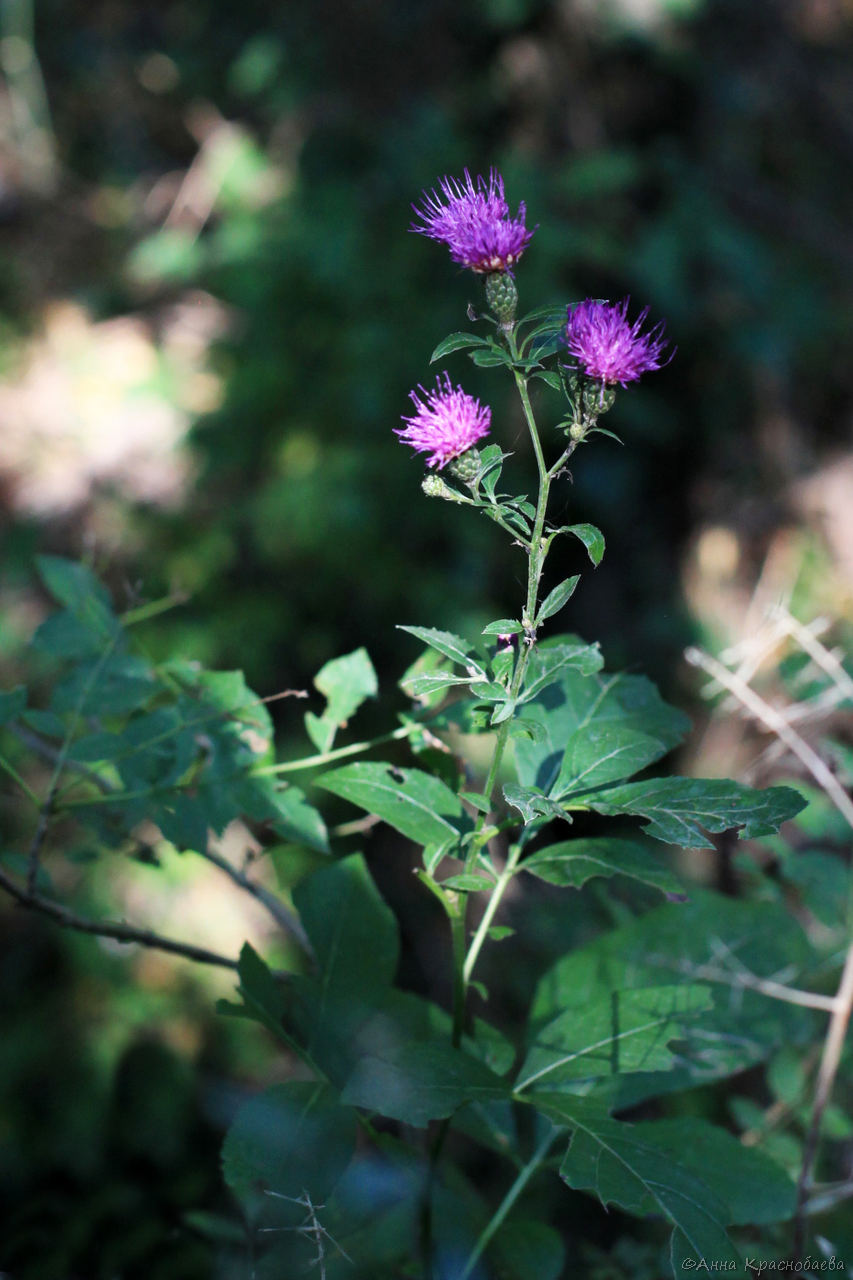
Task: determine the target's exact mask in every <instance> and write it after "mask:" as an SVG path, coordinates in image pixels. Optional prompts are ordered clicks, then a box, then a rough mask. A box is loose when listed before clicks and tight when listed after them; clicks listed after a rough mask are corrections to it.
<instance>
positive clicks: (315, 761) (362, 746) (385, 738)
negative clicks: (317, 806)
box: [252, 723, 422, 777]
mask: <svg viewBox="0 0 853 1280" xmlns="http://www.w3.org/2000/svg"><path fill="white" fill-rule="evenodd" d="M421 727H422V726H421V725H419V724H415V723H412V724H404V725H402V726H401V727H400V728H399V729H394V730H393V732H392V733H383V734H382V735H381V736H380V737H378V738H370V739H366V740H365V741H364V742H353V743H351V744H350V746H348V747H336V748H335V749H334V750H333V751H321V752H320V753H319V754H318V755H315V756H305V757H304V759H302V760H285V761H284V763H283V764H265V765H263V766H262V767H261V768H260V769H253V770H252V774H253V776H254V777H263V776H264V775H265V774H270V773H296V772H297V771H298V770H299V769H315V768H316V767H317V766H318V765H321V764H329V763H330V762H331V761H332V760H345V759H346V758H347V756H357V755H360V754H361V753H362V751H370V750H371V748H373V747H381V746H382V745H383V744H384V743H386V742H400V741H402V739H403V738H409V737H411V735H412V734H413V733H417V731H418V730H419V729H420V728H421Z"/></svg>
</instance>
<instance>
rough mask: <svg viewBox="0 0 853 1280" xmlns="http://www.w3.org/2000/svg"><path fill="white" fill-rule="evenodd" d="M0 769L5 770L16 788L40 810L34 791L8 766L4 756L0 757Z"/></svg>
mask: <svg viewBox="0 0 853 1280" xmlns="http://www.w3.org/2000/svg"><path fill="white" fill-rule="evenodd" d="M0 769H5V770H6V772H7V773H8V775H9V777H10V778H13V779H14V780H15V782H17V784H18V786H19V787H20V788H21V790H22V791H23V792H24V794H25V795H28V796H29V798H30V799H31V800H32V802H33V804H34V805H35V807H36V808H37V809H40V808H41V800H39V798H38V796H37V795H36V793H35V791H33V789H32V787H31V786H30V785H29V783H27V782H25V781H24V779H23V778H22V777H21V775H20V774H19V773H18V770H17V769H16V768H14V766H13V765H11V764H9V761H8V760H7V759H6V758H5V756H0Z"/></svg>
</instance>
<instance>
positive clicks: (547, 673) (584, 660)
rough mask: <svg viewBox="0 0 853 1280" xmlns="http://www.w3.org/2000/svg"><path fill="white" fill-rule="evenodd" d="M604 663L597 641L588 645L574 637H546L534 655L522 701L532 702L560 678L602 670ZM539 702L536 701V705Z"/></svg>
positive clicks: (528, 667) (525, 682)
mask: <svg viewBox="0 0 853 1280" xmlns="http://www.w3.org/2000/svg"><path fill="white" fill-rule="evenodd" d="M602 662H603V658H602V656H601V652H600V650H599V648H598V645H596V644H584V643H583V641H582V640H578V639H577V638H576V637H574V636H563V637H562V638H555V639H554V640H546V641H545V642H544V643H543V644H540V645H537V646H536V648H535V649H534V650H533V653H532V654H531V656H530V662H529V663H528V665H527V674H526V675H525V677H524V685H523V687H522V691H521V698H520V701H522V702H530V701H531V700H532V699H534V698H538V696H539V695H540V694H541V693H542V691H543V689H547V688H548V687H549V686H551V685H554V684H556V683H557V682H558V681H559V682H561V683H562V682H563V681H569V682H571V681H573V680H579V679H582V678H583V677H584V676H589V675H592V673H593V672H595V671H598V670H600V668H601V665H602ZM534 705H536V704H534Z"/></svg>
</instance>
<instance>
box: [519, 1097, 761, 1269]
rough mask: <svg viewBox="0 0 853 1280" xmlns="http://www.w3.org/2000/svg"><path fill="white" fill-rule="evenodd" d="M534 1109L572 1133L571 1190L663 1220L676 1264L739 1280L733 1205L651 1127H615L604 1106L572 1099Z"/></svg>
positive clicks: (543, 1101)
mask: <svg viewBox="0 0 853 1280" xmlns="http://www.w3.org/2000/svg"><path fill="white" fill-rule="evenodd" d="M535 1101H536V1107H537V1109H538V1110H540V1111H542V1112H544V1113H545V1115H547V1116H548V1117H549V1118H550V1119H551V1120H554V1121H555V1122H556V1123H558V1124H565V1125H567V1126H568V1127H569V1128H571V1130H572V1138H571V1143H570V1146H569V1150H568V1152H567V1153H566V1156H565V1159H564V1160H563V1163H562V1165H561V1166H560V1176H561V1177H562V1178H563V1179H564V1180H565V1181H566V1182H567V1183H568V1184H569V1186H570V1187H573V1188H574V1189H575V1190H578V1191H591V1192H592V1193H593V1194H595V1195H597V1196H598V1198H599V1199H600V1200H601V1203H602V1204H603V1205H605V1206H607V1205H609V1204H616V1205H618V1206H619V1207H620V1208H622V1209H625V1210H626V1211H627V1212H628V1213H633V1214H636V1215H638V1216H641V1217H646V1216H648V1215H650V1214H654V1215H658V1214H659V1215H662V1216H663V1217H664V1218H665V1219H666V1221H667V1222H669V1223H670V1224H671V1226H672V1227H673V1229H674V1236H675V1240H674V1242H673V1253H674V1256H678V1257H679V1258H681V1259H689V1260H690V1261H691V1262H692V1263H693V1266H692V1268H691V1269H693V1270H695V1269H696V1268H697V1267H701V1268H702V1269H703V1270H705V1269H708V1270H711V1269H712V1267H713V1269H714V1270H715V1271H716V1270H719V1269H721V1268H722V1269H729V1268H730V1269H732V1270H735V1271H737V1273H738V1274H740V1270H741V1268H742V1265H743V1264H742V1262H741V1259H740V1256H739V1254H738V1252H737V1250H736V1249H735V1247H734V1245H733V1244H732V1242H731V1241H730V1239H729V1237H728V1235H727V1234H726V1229H725V1228H726V1224H727V1222H728V1220H729V1217H730V1213H729V1208H728V1205H727V1204H726V1203H725V1201H724V1200H722V1199H720V1197H719V1196H717V1195H715V1194H714V1192H713V1191H712V1190H711V1188H710V1187H709V1186H708V1184H707V1183H706V1182H705V1181H704V1180H703V1179H700V1178H698V1177H697V1176H696V1175H695V1174H694V1173H693V1172H692V1170H691V1169H690V1168H689V1167H688V1166H687V1165H685V1164H683V1163H681V1161H680V1160H679V1158H678V1156H677V1155H676V1154H675V1153H673V1151H672V1150H670V1149H668V1148H667V1149H664V1148H661V1147H658V1146H656V1145H655V1144H654V1143H653V1141H651V1140H650V1138H649V1136H648V1133H647V1127H646V1126H644V1125H631V1124H625V1123H623V1122H621V1121H618V1120H613V1119H612V1118H611V1117H610V1116H609V1115H608V1114H607V1112H606V1111H604V1110H603V1109H602V1108H601V1107H600V1105H599V1104H597V1103H595V1102H593V1101H591V1100H589V1099H586V1098H579V1097H576V1096H572V1095H571V1094H552V1095H550V1096H547V1095H540V1094H537V1095H536V1100H535Z"/></svg>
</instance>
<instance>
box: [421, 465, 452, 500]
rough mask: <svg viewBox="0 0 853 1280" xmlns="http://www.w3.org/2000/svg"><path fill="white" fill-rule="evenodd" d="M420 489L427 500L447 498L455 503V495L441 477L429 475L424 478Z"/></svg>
mask: <svg viewBox="0 0 853 1280" xmlns="http://www.w3.org/2000/svg"><path fill="white" fill-rule="evenodd" d="M421 488H422V489H423V491H424V493H425V494H426V495H427V497H428V498H449V499H450V501H451V502H455V501H456V494H455V493H454V492H453V490H452V489H451V487H450V485H449V484H447V483H446V481H444V480H442V478H441V476H437V475H435V474H434V473H432V472H431V473H430V474H429V475H428V476H424V478H423V483H422V484H421Z"/></svg>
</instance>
